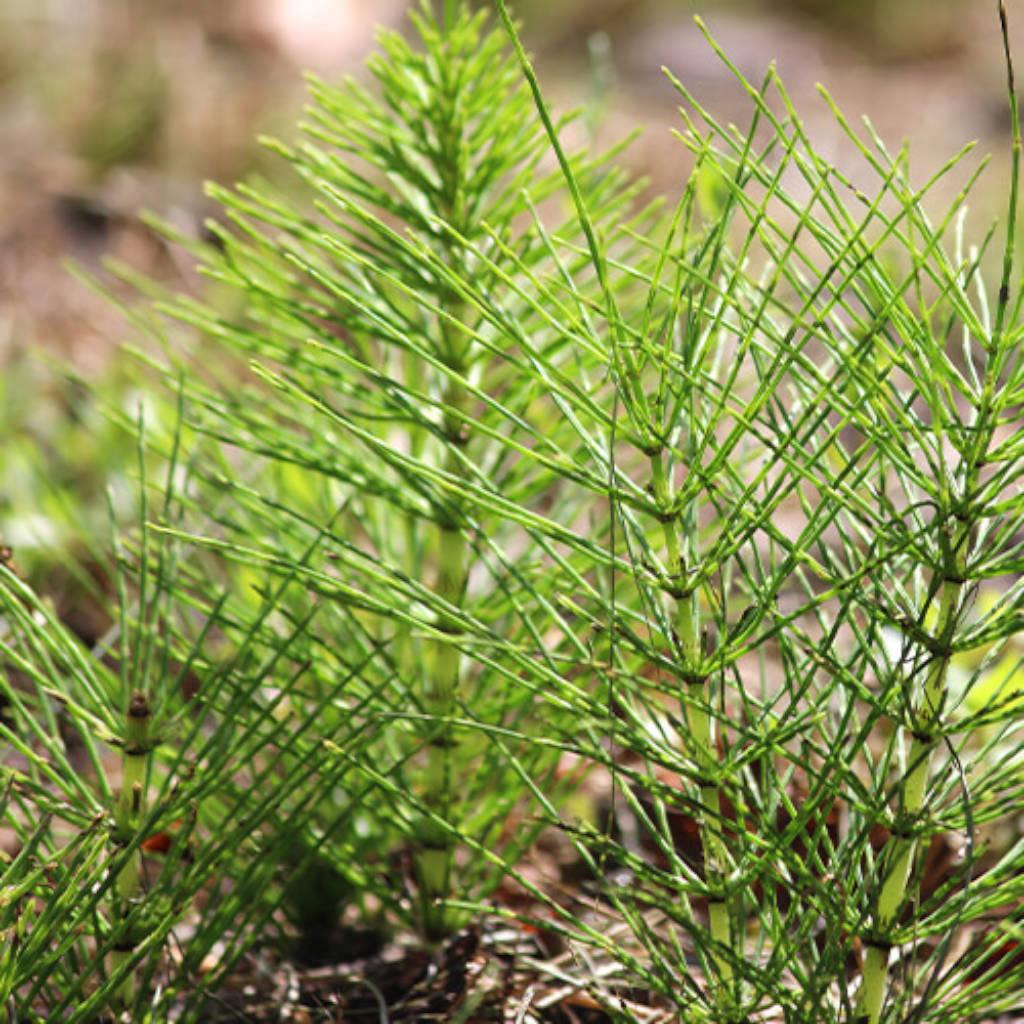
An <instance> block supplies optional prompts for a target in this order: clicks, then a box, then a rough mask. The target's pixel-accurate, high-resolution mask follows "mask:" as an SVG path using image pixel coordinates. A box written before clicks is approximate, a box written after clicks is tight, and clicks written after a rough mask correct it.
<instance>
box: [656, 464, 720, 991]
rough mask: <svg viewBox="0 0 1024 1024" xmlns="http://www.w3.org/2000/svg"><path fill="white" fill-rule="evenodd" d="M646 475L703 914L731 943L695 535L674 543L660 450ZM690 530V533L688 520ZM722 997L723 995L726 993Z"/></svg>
mask: <svg viewBox="0 0 1024 1024" xmlns="http://www.w3.org/2000/svg"><path fill="white" fill-rule="evenodd" d="M650 462H651V477H652V485H653V489H654V496H655V500H656V501H657V502H658V506H659V508H660V509H661V510H662V512H661V522H662V534H663V537H664V542H665V549H666V553H667V556H668V566H669V572H670V574H671V577H672V583H671V590H670V592H669V593H670V596H671V597H672V600H673V602H674V606H675V622H674V625H675V631H676V634H677V637H678V644H679V650H680V653H681V655H682V659H683V666H682V676H683V679H684V681H685V685H686V689H687V700H686V701H685V702H684V709H683V710H684V714H685V716H686V721H687V724H688V725H689V730H690V732H689V734H690V741H691V743H692V749H693V757H694V761H695V762H696V765H697V773H698V776H699V779H700V782H699V793H700V813H699V820H698V824H699V827H700V835H701V846H702V847H703V851H704V879H705V882H706V883H707V885H708V888H709V890H710V892H711V895H710V897H709V899H708V919H709V925H710V930H711V938H712V939H713V940H714V943H715V946H716V947H721V948H724V949H731V948H732V945H733V942H732V929H731V925H730V918H729V907H728V903H727V900H726V897H725V865H726V851H725V844H724V841H723V838H722V831H721V825H720V822H721V811H722V795H721V792H720V790H719V786H718V784H717V782H716V781H715V760H716V758H715V736H714V722H713V720H712V717H711V715H710V713H709V711H708V708H709V706H710V701H711V688H710V681H709V679H708V676H707V675H706V673H705V672H704V671H703V662H704V658H703V653H702V651H701V641H700V605H699V603H698V600H697V592H696V590H694V589H692V588H690V587H689V586H688V585H687V583H686V575H687V568H688V566H687V557H690V558H692V557H693V555H694V551H693V548H694V547H695V538H694V537H693V536H692V535H691V536H689V537H687V538H686V540H687V549H688V550H687V553H686V555H684V553H683V550H682V548H681V546H680V537H679V531H680V529H681V528H682V529H685V526H684V525H682V524H681V523H680V515H679V512H678V511H677V510H675V509H674V508H673V494H672V486H671V483H670V482H669V480H668V479H667V477H666V474H665V467H664V465H663V464H662V456H661V454H660V453H659V454H656V455H653V456H651V460H650ZM690 527H691V528H690V530H689V532H690V534H692V533H693V529H692V524H690ZM721 948H716V950H714V951H712V953H711V957H712V959H713V960H714V963H715V967H716V969H717V972H718V978H719V980H720V981H721V982H722V984H723V986H724V988H725V989H726V990H728V989H729V988H730V987H731V983H732V979H733V970H732V963H731V962H730V959H729V956H728V955H727V954H725V953H723V952H721ZM727 998H728V997H727Z"/></svg>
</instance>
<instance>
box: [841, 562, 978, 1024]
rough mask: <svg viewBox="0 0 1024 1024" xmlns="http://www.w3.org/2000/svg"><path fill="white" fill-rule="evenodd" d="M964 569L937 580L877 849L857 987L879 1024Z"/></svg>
mask: <svg viewBox="0 0 1024 1024" xmlns="http://www.w3.org/2000/svg"><path fill="white" fill-rule="evenodd" d="M963 571H964V558H963V555H962V554H958V555H955V556H954V569H953V573H952V576H950V577H948V578H947V579H946V580H945V582H944V583H943V585H942V596H941V599H940V604H939V614H938V622H937V624H936V634H935V635H936V644H937V648H938V650H939V652H940V653H939V654H937V655H936V658H935V661H934V663H933V664H932V665H931V667H930V669H929V671H928V675H927V677H926V679H925V683H924V690H923V692H922V694H921V700H920V703H919V705H918V707H917V709H916V713H915V717H914V731H913V739H912V742H911V745H910V757H909V760H908V762H907V772H906V775H905V776H904V778H903V781H902V783H901V786H900V795H899V799H900V807H899V809H898V812H897V814H898V818H897V823H898V826H897V828H896V829H894V830H893V833H892V835H891V837H890V839H889V841H888V842H887V843H886V845H885V848H884V849H883V851H882V859H881V864H882V868H881V871H882V875H881V878H882V881H881V885H880V887H879V892H878V898H877V901H876V903H875V911H874V921H873V929H872V933H871V934H870V935H869V936H868V937H867V938H866V941H865V946H866V950H865V954H864V968H863V972H862V979H861V991H860V1012H861V1015H862V1018H863V1019H865V1020H866V1021H867V1022H868V1024H878V1021H879V1020H880V1019H881V1016H882V1006H883V1004H884V1002H885V993H886V988H887V984H888V977H889V950H890V949H891V948H892V943H891V941H890V939H889V934H890V931H891V929H892V926H893V924H894V923H895V922H896V920H897V918H898V915H899V913H900V911H901V910H902V909H903V907H904V906H905V905H906V903H907V901H908V900H911V899H913V898H914V897H915V895H916V887H915V886H914V885H913V884H912V883H911V879H912V876H913V870H912V869H913V865H914V860H915V855H916V852H917V840H916V839H915V838H914V836H913V835H912V827H913V824H914V821H915V819H916V818H917V817H918V816H919V815H920V814H921V811H922V810H923V809H924V802H925V795H926V793H927V790H928V778H929V775H930V774H931V764H932V757H933V755H934V753H935V748H936V747H937V745H938V743H939V738H940V730H939V728H938V726H939V725H940V721H939V718H940V715H941V713H942V708H943V705H944V704H945V701H946V677H947V675H948V671H949V663H950V658H951V655H950V653H949V649H950V641H951V640H952V636H953V630H954V628H955V627H956V620H957V614H958V611H959V608H960V599H961V596H962V593H963V589H964V582H963V578H962V577H963Z"/></svg>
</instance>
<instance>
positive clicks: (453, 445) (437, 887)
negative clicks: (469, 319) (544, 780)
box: [418, 322, 468, 937]
mask: <svg viewBox="0 0 1024 1024" xmlns="http://www.w3.org/2000/svg"><path fill="white" fill-rule="evenodd" d="M441 335H442V341H443V347H444V351H445V354H446V357H447V358H446V362H447V364H448V367H449V369H450V370H451V371H452V374H453V375H452V376H451V377H449V378H448V379H447V380H446V381H445V384H444V388H443V403H444V409H445V412H444V436H445V439H446V441H447V451H446V454H445V458H444V466H443V468H444V471H445V473H447V474H448V475H450V476H453V477H458V478H463V477H465V475H466V469H465V464H464V462H463V460H462V458H461V457H460V452H461V451H462V449H463V448H464V446H465V444H466V441H467V439H468V438H467V431H466V424H465V412H466V405H467V401H468V395H467V392H466V388H465V385H464V384H463V383H462V381H461V380H460V379H457V378H461V377H462V375H463V374H464V372H465V369H466V367H465V365H464V360H465V355H466V352H465V349H466V343H465V341H464V340H463V339H461V338H459V337H457V336H456V333H455V331H454V329H453V328H452V326H451V324H450V323H447V322H445V323H443V324H442V325H441ZM467 556H468V542H467V539H466V533H465V528H464V524H463V523H462V522H461V517H460V515H459V514H458V510H457V509H451V510H449V511H446V512H445V513H444V514H443V518H442V519H441V521H440V524H439V526H438V568H437V577H436V581H435V584H434V592H435V593H436V594H437V596H438V597H439V598H440V599H441V601H442V602H443V603H444V604H445V605H447V606H449V607H451V608H453V609H458V608H461V607H462V602H463V598H464V594H465V586H466V572H467V566H466V562H467ZM437 628H438V630H439V631H441V632H442V633H444V634H445V635H444V636H443V637H442V638H439V639H437V640H434V641H433V642H432V644H431V648H432V650H431V657H430V662H429V666H428V674H427V682H426V685H425V688H424V710H425V711H426V713H427V714H428V715H431V716H434V717H436V718H437V719H439V720H440V721H439V722H435V723H432V724H431V727H430V728H431V732H430V735H429V739H428V752H427V769H426V778H425V787H426V795H425V803H426V805H427V807H428V808H429V809H430V810H431V811H432V812H433V813H434V814H436V815H438V816H440V817H442V818H447V817H449V811H450V804H451V792H452V781H453V780H452V752H453V748H454V746H455V738H454V736H453V731H452V727H451V718H452V716H453V714H454V712H455V710H456V707H457V700H458V694H459V687H460V683H461V678H462V655H461V653H460V651H459V648H458V646H457V639H458V634H459V630H460V625H459V622H458V620H457V618H456V617H455V616H454V615H453V614H451V613H448V612H444V611H442V613H441V614H440V615H439V616H438V620H437ZM454 846H455V844H454V841H453V837H452V834H451V832H450V831H449V830H447V829H444V828H443V827H441V826H440V825H439V824H437V823H436V822H427V823H425V826H424V829H423V836H422V847H423V848H422V850H421V851H420V855H419V858H418V874H419V882H420V886H421V889H422V892H421V898H422V915H423V924H424V930H425V931H426V933H427V934H428V935H429V936H431V937H438V936H441V935H443V934H445V933H446V932H447V931H448V929H449V924H450V922H449V920H448V918H449V914H448V913H447V908H446V905H445V901H446V898H447V897H448V894H449V889H450V885H451V874H452V859H453V854H454Z"/></svg>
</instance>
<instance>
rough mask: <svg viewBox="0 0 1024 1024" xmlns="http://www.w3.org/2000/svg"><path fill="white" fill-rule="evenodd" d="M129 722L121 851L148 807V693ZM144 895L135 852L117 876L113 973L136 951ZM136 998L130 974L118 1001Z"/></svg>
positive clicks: (137, 696) (117, 836)
mask: <svg viewBox="0 0 1024 1024" xmlns="http://www.w3.org/2000/svg"><path fill="white" fill-rule="evenodd" d="M125 717H126V722H125V742H124V748H123V750H122V754H121V786H120V789H119V790H118V795H117V803H116V804H115V806H114V831H113V835H112V841H113V844H114V846H115V847H118V848H121V847H125V846H127V845H128V844H129V843H131V841H132V838H133V837H134V834H135V831H136V829H137V828H138V824H139V820H140V818H141V817H142V814H143V812H144V811H145V807H146V771H147V768H148V763H149V756H150V750H151V743H150V736H149V731H150V730H149V724H150V717H151V712H150V707H149V701H148V699H147V698H146V696H145V694H142V693H134V694H132V697H131V700H130V701H129V702H128V710H127V712H126V716H125ZM141 892H142V854H141V853H140V851H139V849H138V848H136V849H135V850H133V851H132V852H131V853H130V854H129V855H128V857H127V859H126V861H125V863H124V864H123V866H122V867H121V869H120V870H119V871H118V873H117V878H116V879H115V881H114V891H113V904H114V906H113V916H114V922H115V928H117V929H118V930H119V931H120V935H119V936H118V939H117V942H116V945H115V946H114V949H113V952H111V954H110V971H111V974H114V973H115V972H117V971H119V970H120V969H121V967H122V965H123V964H124V962H125V961H126V960H128V959H129V958H130V957H131V955H132V953H133V952H134V951H135V945H136V939H135V936H134V935H133V934H132V933H131V931H130V929H129V928H128V925H127V923H126V920H127V918H128V916H129V914H130V913H131V909H132V904H133V903H134V902H135V901H136V900H137V899H138V897H139V895H140V893H141ZM134 995H135V979H134V978H133V977H132V975H131V974H129V975H128V976H127V977H126V978H125V979H124V981H123V982H122V983H121V984H120V986H119V987H118V989H117V992H116V995H115V999H116V1001H117V1002H118V1003H119V1004H120V1005H121V1006H122V1007H127V1006H130V1005H131V1003H132V1001H133V999H134Z"/></svg>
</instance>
